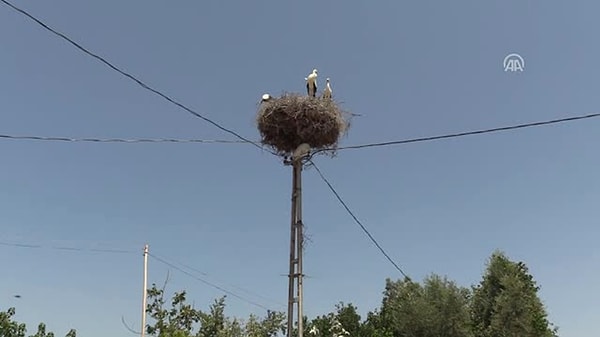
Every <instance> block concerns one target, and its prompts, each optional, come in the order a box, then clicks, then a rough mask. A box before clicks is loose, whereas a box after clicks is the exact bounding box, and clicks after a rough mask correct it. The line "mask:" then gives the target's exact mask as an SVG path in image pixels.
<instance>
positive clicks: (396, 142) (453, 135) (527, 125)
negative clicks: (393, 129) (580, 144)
mask: <svg viewBox="0 0 600 337" xmlns="http://www.w3.org/2000/svg"><path fill="white" fill-rule="evenodd" d="M595 117H600V113H593V114H588V115H579V116H572V117H565V118H559V119H551V120H546V121H539V122H532V123H525V124H517V125H510V126H503V127H497V128H492V129H483V130H475V131H465V132H459V133H451V134H446V135H439V136H430V137H421V138H412V139H404V140H394V141H389V142H380V143H370V144H362V145H350V146H341V147H339V148H337V150H349V149H363V148H367V147H379V146H389V145H401V144H409V143H418V142H425V141H431V140H439V139H447V138H457V137H465V136H472V135H479V134H486V133H492V132H501V131H509V130H516V129H524V128H530V127H536V126H543V125H550V124H559V123H565V122H572V121H577V120H582V119H589V118H595ZM326 150H327V149H325V150H320V151H326ZM320 151H315V152H320Z"/></svg>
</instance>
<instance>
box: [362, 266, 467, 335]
mask: <svg viewBox="0 0 600 337" xmlns="http://www.w3.org/2000/svg"><path fill="white" fill-rule="evenodd" d="M379 315H380V316H379V317H376V316H375V315H371V316H370V317H369V318H368V321H367V324H366V326H367V327H368V329H370V330H371V331H375V332H377V334H378V335H389V334H391V335H392V336H405V337H437V336H447V337H465V336H470V333H471V330H470V326H471V324H470V319H469V318H470V316H469V291H468V289H466V288H461V287H459V286H457V285H456V284H455V283H454V282H452V281H449V280H448V279H447V278H442V277H440V276H437V275H431V276H429V277H427V278H426V279H425V281H424V282H423V285H421V284H419V283H417V282H414V281H411V280H409V279H404V280H399V281H396V282H392V281H391V280H389V279H388V280H386V287H385V291H384V298H383V304H382V307H381V312H380V314H379ZM374 323H376V324H374ZM365 329H367V328H365Z"/></svg>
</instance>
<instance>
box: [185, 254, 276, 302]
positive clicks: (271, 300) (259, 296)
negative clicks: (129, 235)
mask: <svg viewBox="0 0 600 337" xmlns="http://www.w3.org/2000/svg"><path fill="white" fill-rule="evenodd" d="M177 264H178V265H180V266H182V267H184V268H187V269H189V270H191V271H194V272H196V273H198V274H200V275H204V276H208V277H211V275H209V274H208V273H206V272H203V271H201V270H199V269H197V268H194V267H192V266H190V265H186V264H183V263H181V262H179V263H177ZM213 278H214V277H213ZM219 281H220V282H223V283H226V282H225V281H223V280H219ZM228 285H229V286H230V287H233V288H236V289H237V290H240V291H243V292H245V293H246V294H249V295H252V296H256V297H258V298H260V299H263V300H265V301H268V302H271V303H273V304H276V305H278V306H280V307H285V305H283V304H281V303H279V302H277V301H275V300H273V299H270V298H268V297H265V296H262V295H261V294H259V293H257V292H254V291H251V290H248V289H244V288H242V287H238V286H236V285H233V284H228Z"/></svg>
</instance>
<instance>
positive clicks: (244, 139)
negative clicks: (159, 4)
mask: <svg viewBox="0 0 600 337" xmlns="http://www.w3.org/2000/svg"><path fill="white" fill-rule="evenodd" d="M0 1H2V3H4V4H5V5H7V6H8V7H10V8H12V9H13V10H15V11H17V12H18V13H20V14H22V15H24V16H26V17H28V18H29V19H31V20H32V21H34V22H35V23H37V24H38V25H40V26H41V27H43V28H44V29H46V30H47V31H49V32H51V33H53V34H55V35H57V36H58V37H60V38H62V39H64V40H65V41H67V42H68V43H70V44H71V45H73V46H75V48H77V49H79V50H81V51H82V52H84V53H85V54H87V55H89V56H91V57H93V58H95V59H96V60H98V61H100V62H102V63H104V64H105V65H106V66H108V67H109V68H110V69H112V70H114V71H116V72H118V73H119V74H121V75H123V76H125V77H126V78H128V79H130V80H132V81H134V82H135V83H137V84H138V85H139V86H141V87H142V88H144V89H146V90H148V91H150V92H152V93H154V94H156V95H158V96H160V97H162V98H163V99H165V100H167V101H168V102H170V103H172V104H174V105H176V106H178V107H179V108H181V109H183V110H185V111H187V112H188V113H190V114H192V115H193V116H195V117H198V118H200V119H202V120H204V121H205V122H207V123H210V124H212V125H213V126H215V127H217V128H218V129H220V130H222V131H224V132H227V133H229V134H231V135H233V136H235V137H237V138H239V139H241V140H243V141H244V142H246V143H250V144H252V145H254V146H256V147H258V148H259V149H261V150H265V148H264V147H263V146H261V145H260V144H258V143H255V142H253V141H251V140H249V139H247V138H245V137H243V136H241V135H240V134H238V133H237V132H235V131H233V130H231V129H228V128H225V127H224V126H221V125H220V124H219V123H217V122H215V121H213V120H211V119H209V118H207V117H205V116H203V115H202V114H200V113H198V112H196V111H194V110H193V109H191V108H189V107H187V106H185V105H183V104H182V103H179V102H177V101H176V100H174V99H173V98H171V97H169V96H167V95H166V94H164V93H162V92H160V91H158V90H157V89H154V88H152V87H150V86H149V85H148V84H146V83H144V82H142V81H141V80H140V79H138V78H136V77H135V76H133V75H131V74H129V73H127V72H126V71H124V70H121V69H120V68H118V67H117V66H115V65H113V64H112V63H111V62H109V61H107V60H106V59H105V58H103V57H102V56H99V55H97V54H95V53H93V52H91V51H89V50H88V49H86V48H85V47H83V46H81V45H80V44H79V43H77V42H75V41H73V40H72V39H71V38H69V37H68V36H66V35H65V34H63V33H60V32H58V31H57V30H55V29H53V28H51V27H49V26H48V25H47V24H45V23H44V22H42V21H41V20H40V19H38V18H36V17H34V16H33V15H32V14H30V13H28V12H27V11H25V10H24V9H21V8H19V7H17V6H15V5H13V4H12V3H10V2H9V1H7V0H0ZM266 150H267V151H269V152H271V153H272V154H275V153H274V152H272V151H271V150H268V149H266Z"/></svg>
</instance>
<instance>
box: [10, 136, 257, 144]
mask: <svg viewBox="0 0 600 337" xmlns="http://www.w3.org/2000/svg"><path fill="white" fill-rule="evenodd" d="M0 138H2V139H11V140H38V141H54V142H92V143H205V144H245V143H246V142H245V141H243V140H224V139H177V138H130V139H125V138H70V137H42V136H15V135H7V134H0Z"/></svg>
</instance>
